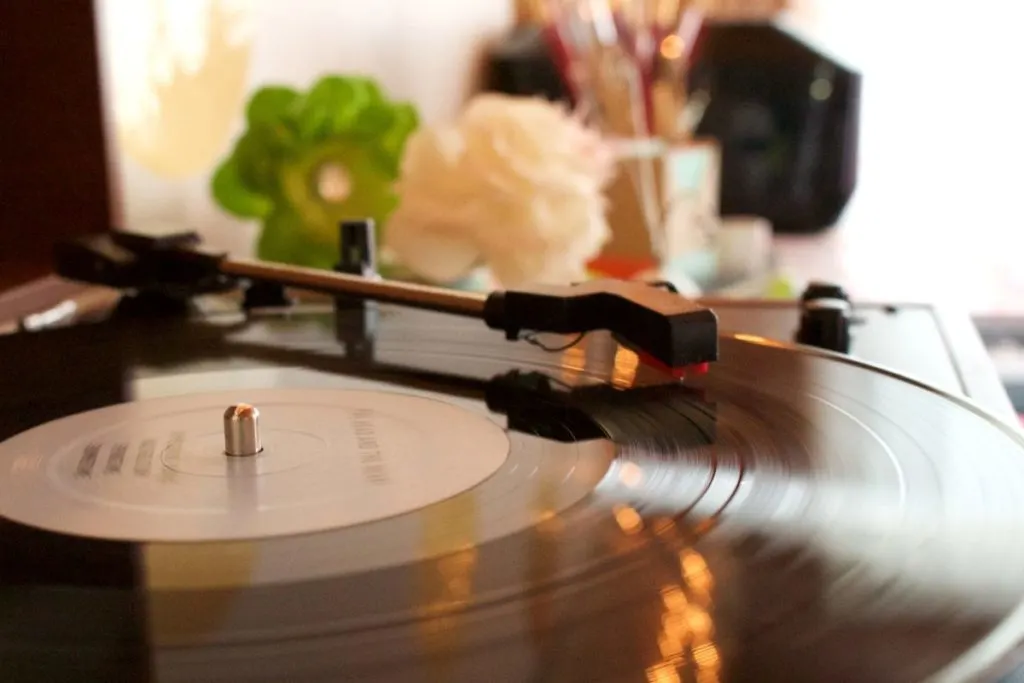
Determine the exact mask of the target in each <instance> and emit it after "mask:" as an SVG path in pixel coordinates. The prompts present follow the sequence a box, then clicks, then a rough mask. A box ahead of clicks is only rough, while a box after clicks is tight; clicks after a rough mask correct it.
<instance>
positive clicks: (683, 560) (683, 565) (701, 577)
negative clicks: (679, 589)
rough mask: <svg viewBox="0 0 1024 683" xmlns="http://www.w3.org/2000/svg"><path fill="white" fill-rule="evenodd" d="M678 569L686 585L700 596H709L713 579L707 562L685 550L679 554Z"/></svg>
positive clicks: (694, 553)
mask: <svg viewBox="0 0 1024 683" xmlns="http://www.w3.org/2000/svg"><path fill="white" fill-rule="evenodd" d="M679 567H680V570H681V571H682V574H683V579H684V580H685V581H686V584H687V585H688V586H689V587H690V588H691V589H692V590H693V591H695V592H697V593H700V594H701V595H706V596H710V594H711V590H712V588H713V587H714V579H713V577H712V576H711V571H710V570H709V569H708V565H707V562H705V561H704V558H703V557H702V556H701V555H700V554H699V553H697V552H694V551H692V550H685V551H683V552H681V553H679Z"/></svg>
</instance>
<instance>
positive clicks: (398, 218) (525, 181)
mask: <svg viewBox="0 0 1024 683" xmlns="http://www.w3.org/2000/svg"><path fill="white" fill-rule="evenodd" d="M614 172H615V162H614V153H613V150H612V148H611V146H610V145H607V144H606V143H605V142H604V141H603V140H602V139H601V137H600V136H599V135H598V134H597V133H596V132H594V131H591V130H588V129H586V128H584V127H583V126H582V125H581V124H580V123H579V122H578V121H577V120H576V119H575V118H573V117H572V116H571V115H570V114H569V113H567V112H566V111H565V110H564V109H563V108H562V107H560V106H558V105H555V104H552V103H550V102H547V101H545V100H540V99H533V98H525V97H510V96H506V95H496V94H484V95H479V96H477V97H475V98H474V99H473V100H472V101H471V102H470V103H469V105H468V106H467V107H466V109H465V111H464V112H463V114H462V116H461V117H460V118H459V120H458V121H456V122H455V124H453V125H450V126H444V127H437V128H425V129H420V130H419V131H417V132H416V133H414V134H413V135H412V137H410V139H409V140H408V142H407V143H406V150H405V156H404V158H403V162H402V174H401V178H400V179H399V183H398V193H399V197H400V202H399V206H398V208H397V209H396V210H395V212H394V213H393V214H392V215H391V217H390V218H389V219H388V224H387V229H386V231H385V242H386V245H387V246H388V247H389V249H390V250H391V251H392V253H394V254H395V255H396V256H397V257H398V259H399V260H400V261H401V262H402V264H403V265H404V266H405V267H406V268H408V269H409V270H410V271H412V272H413V273H415V274H416V275H418V276H420V277H422V278H425V279H427V280H432V281H435V282H451V281H454V280H457V279H458V278H460V277H463V276H465V275H466V274H468V273H469V272H470V271H471V270H472V269H473V268H474V267H476V266H478V265H487V266H489V267H490V269H491V271H492V273H493V275H494V277H495V278H497V280H498V281H499V282H500V283H501V285H503V286H505V287H515V286H520V285H523V284H528V283H536V284H542V283H543V284H565V283H568V282H572V281H579V280H581V279H583V278H584V277H585V274H586V263H587V261H589V260H590V259H591V258H593V257H594V256H596V255H597V253H598V252H599V251H600V250H601V248H602V246H604V244H605V242H606V241H607V239H608V237H609V235H610V231H609V228H608V224H607V222H606V221H605V215H604V211H605V199H604V187H605V185H606V184H607V183H608V181H609V180H610V179H611V178H612V176H613V174H614Z"/></svg>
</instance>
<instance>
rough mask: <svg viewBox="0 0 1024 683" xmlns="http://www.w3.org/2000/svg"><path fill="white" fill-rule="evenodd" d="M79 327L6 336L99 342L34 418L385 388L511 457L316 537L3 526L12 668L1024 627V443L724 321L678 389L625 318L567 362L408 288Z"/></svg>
mask: <svg viewBox="0 0 1024 683" xmlns="http://www.w3.org/2000/svg"><path fill="white" fill-rule="evenodd" d="M60 334H67V337H65V338H58V337H59V335H57V334H56V333H55V334H54V336H51V337H46V338H43V337H40V338H38V339H37V340H35V342H34V348H33V349H32V350H26V347H24V346H22V347H19V349H20V350H19V349H15V348H14V347H12V346H7V348H6V351H7V352H8V354H7V355H6V358H8V359H12V365H11V367H12V368H14V367H15V365H14V364H13V361H17V360H18V358H19V356H18V355H17V354H22V356H20V358H21V360H22V361H23V362H27V361H28V360H29V356H34V357H36V358H40V357H41V356H45V355H46V354H55V353H56V352H57V351H58V350H59V349H67V348H69V347H68V346H67V341H69V340H70V341H74V342H75V343H76V344H77V346H76V348H77V352H78V353H79V354H82V355H80V356H79V358H80V359H81V358H82V357H86V356H88V357H91V358H94V359H95V362H94V372H92V373H90V374H87V375H86V377H85V379H88V380H89V381H88V382H85V381H79V382H77V383H76V389H75V390H74V391H73V392H69V393H68V394H67V395H58V394H57V393H54V394H52V395H50V396H49V399H50V400H49V401H47V402H39V401H34V402H32V403H34V404H36V405H35V406H28V405H27V403H26V407H25V408H24V410H23V411H22V413H21V414H22V415H25V414H29V415H31V420H32V421H33V424H35V423H39V422H43V421H44V420H45V419H49V418H52V417H56V416H55V415H45V414H44V413H43V412H42V411H43V410H45V409H44V408H40V407H39V406H42V405H43V403H47V404H48V405H51V406H62V405H63V406H71V405H74V406H75V409H76V410H82V409H85V408H89V407H98V406H99V405H102V404H107V403H113V402H115V401H116V400H126V399H141V400H144V401H149V400H155V401H160V400H177V399H174V398H173V397H175V396H187V395H193V394H195V395H207V394H209V393H211V392H217V391H221V392H223V391H235V392H238V393H240V394H244V393H245V391H251V392H261V391H275V390H278V389H287V390H296V389H304V388H309V389H315V390H317V391H326V392H332V391H342V392H346V391H352V390H365V389H368V388H370V389H372V390H373V391H377V392H394V393H397V394H402V395H406V396H407V395H409V394H411V393H416V394H417V395H419V396H427V395H429V396H432V397H434V398H436V399H438V400H442V401H451V402H459V404H460V405H464V406H467V410H471V411H475V413H476V414H477V416H478V417H479V418H480V419H486V420H490V421H491V422H493V423H494V424H497V425H499V426H501V427H503V428H505V429H506V433H507V437H508V444H509V446H508V454H507V458H506V459H505V460H504V462H503V464H502V465H501V467H500V468H499V469H498V470H497V471H496V472H495V473H494V474H493V475H491V476H490V477H488V478H486V479H485V480H484V481H482V482H481V483H479V484H476V485H475V486H473V487H471V488H469V489H468V490H466V491H464V492H462V493H460V494H457V495H455V496H452V497H448V498H445V499H444V500H440V501H437V502H434V503H431V504H428V505H425V506H423V507H419V508H417V509H414V510H411V511H406V512H403V513H401V514H397V515H393V516H390V517H387V518H384V519H378V520H376V521H369V522H364V523H359V524H353V525H349V526H344V527H341V528H337V529H330V530H325V531H319V532H316V533H305V534H298V535H291V536H280V537H275V538H269V539H263V540H260V539H253V538H247V539H236V540H232V541H213V542H203V543H184V542H177V543H154V542H138V541H136V542H126V541H100V540H96V539H89V538H73V537H67V536H64V535H60V534H55V533H50V532H44V531H37V530H33V529H30V528H28V527H26V526H25V525H22V524H17V523H14V522H11V521H6V522H0V579H2V582H0V596H2V598H0V661H3V662H4V663H5V670H6V671H7V672H11V674H10V675H11V676H13V680H21V679H34V680H39V679H40V676H45V675H46V674H48V673H49V674H66V673H67V672H69V671H75V672H77V673H78V674H79V675H83V674H84V676H85V677H86V678H88V677H90V676H92V677H96V678H99V677H103V678H106V679H108V680H112V679H115V678H118V677H124V676H125V675H131V676H132V677H134V678H141V679H149V680H155V681H206V680H210V681H213V680H252V681H279V680H310V681H319V680H323V681H327V680H331V681H335V680H360V681H424V682H429V683H433V682H434V681H438V682H442V681H452V682H455V681H459V682H461V681H477V680H494V679H498V680H515V681H623V682H625V681H630V682H631V681H652V682H653V681H657V682H666V683H675V682H676V681H680V682H683V681H701V682H702V683H708V682H710V681H723V682H724V681H744V682H745V681H821V680H828V681H867V680H870V681H918V680H972V677H975V676H976V677H978V678H979V679H981V677H983V676H995V675H996V674H997V673H999V672H1000V671H1001V668H1000V666H1001V663H1002V662H1004V661H1005V655H1006V654H1007V653H1008V652H1010V651H1012V649H1013V643H1014V642H1015V641H1017V640H1019V638H1020V634H1021V632H1022V625H1021V621H1022V619H1021V616H1020V614H1019V612H1018V611H1017V610H1018V605H1019V603H1020V601H1021V597H1022V594H1024V549H1022V544H1021V543H1020V542H1019V539H1020V538H1021V537H1022V535H1024V515H1022V513H1021V506H1022V501H1024V456H1022V446H1021V443H1020V439H1019V437H1018V436H1017V435H1016V433H1015V432H1013V431H1011V430H1010V429H1008V428H1006V427H1003V426H1002V425H1000V424H999V423H997V422H995V421H993V420H991V419H989V418H988V417H987V416H986V415H984V414H983V413H981V412H978V411H976V410H974V409H973V408H971V407H970V406H968V405H967V404H965V403H963V402H961V401H958V400H957V399H954V398H951V397H948V396H945V395H941V394H939V393H937V392H934V391H932V390H930V389H928V388H926V387H922V386H919V385H916V384H914V383H913V382H910V381H907V380H904V379H902V378H900V377H898V376H895V375H892V374H888V373H885V372H881V371H876V370H868V369H866V368H864V367H861V366H859V365H858V364H857V363H855V362H850V361H847V360H844V359H841V358H837V357H833V356H828V355H825V354H818V353H814V352H809V351H800V352H797V351H794V350H792V349H789V348H784V347H780V346H776V345H773V344H771V343H769V342H766V341H764V340H758V339H742V338H724V339H723V340H722V348H721V361H720V362H719V363H717V364H715V365H714V366H713V367H712V369H711V371H710V372H709V374H707V375H706V376H703V377H699V378H692V379H690V380H688V382H687V383H685V384H684V385H679V384H678V383H670V382H667V380H666V378H662V377H658V376H657V375H654V374H651V373H648V372H646V371H645V370H644V369H643V368H642V367H639V366H638V365H637V363H636V357H635V356H634V355H633V354H632V353H630V352H628V351H624V350H622V349H619V348H617V347H616V345H615V344H614V343H612V342H611V341H610V340H608V339H607V338H605V337H602V336H601V335H590V336H589V337H588V338H587V339H586V340H585V342H584V343H583V344H580V345H577V346H573V347H570V348H568V349H566V350H564V351H561V352H558V353H552V352H546V351H543V350H541V349H538V348H536V347H534V346H530V345H528V344H525V343H516V344H510V343H508V342H505V341H504V340H503V339H502V338H501V337H500V335H496V334H491V333H490V332H488V331H486V330H481V329H479V328H478V327H477V326H476V325H474V324H473V323H472V322H471V321H460V320H455V319H451V318H447V317H442V316H434V315H427V314H421V313H409V312H399V311H394V310H391V309H384V310H382V311H380V313H379V315H377V316H374V317H371V318H367V317H366V316H364V315H362V314H360V313H352V314H351V315H346V316H343V317H342V319H341V320H340V322H337V321H335V320H334V319H333V318H332V316H331V315H329V314H317V313H310V314H292V315H268V316H265V317H257V318H254V319H252V320H249V321H242V320H240V319H236V318H233V317H222V318H215V319H210V320H208V321H205V322H202V323H194V324H190V325H184V324H170V323H152V324H148V325H146V326H144V327H142V328H129V327H125V326H116V327H100V328H93V329H91V330H88V331H83V330H78V331H77V333H76V334H72V333H70V332H65V333H60ZM339 339H340V340H341V341H340V342H339ZM543 341H545V342H548V343H551V344H552V345H556V346H557V345H561V341H562V340H559V339H552V340H543ZM4 344H5V345H9V344H10V341H9V340H8V341H5V342H4ZM50 358H51V360H52V362H53V364H54V367H55V369H56V370H57V371H59V370H61V369H65V373H64V374H68V373H71V372H73V370H72V369H70V368H62V363H66V361H61V360H59V357H58V355H52V356H50ZM21 364H22V363H18V365H21ZM104 366H105V370H106V372H104ZM515 370H518V371H519V374H518V375H510V374H509V372H510V371H515ZM530 372H534V373H539V374H533V375H530V374H527V375H525V376H524V373H530ZM112 373H113V374H117V378H116V380H112V379H111V374H112ZM122 377H123V378H126V379H127V381H126V382H125V383H124V384H122V383H121V378H122ZM51 379H53V378H51ZM79 380H83V378H81V377H80V378H79ZM40 384H41V385H48V384H47V383H46V382H41V383H40ZM115 385H116V386H115ZM120 387H124V392H125V393H124V394H122V395H120V397H118V396H117V392H118V391H121V389H120ZM48 391H53V392H56V391H57V390H56V389H51V390H48ZM552 392H554V393H552ZM71 393H74V394H75V396H72V395H71ZM83 393H84V394H87V396H85V397H84V398H83V396H82V394H83ZM89 394H91V398H90V396H89ZM90 400H91V401H92V403H93V405H89V404H88V402H89V401H90ZM32 411H36V412H32ZM26 419H27V418H26ZM19 426H20V427H26V426H31V425H19ZM444 427H445V426H444V425H439V426H438V430H439V432H443V429H444ZM11 443H13V441H8V442H6V443H5V445H4V446H2V447H0V467H4V468H6V469H8V470H9V468H10V467H11V466H12V457H11V452H10V450H9V448H8V447H9V445H10V444H11ZM342 455H344V454H342ZM0 481H9V479H4V480H0ZM0 493H2V492H0ZM993 665H995V668H993Z"/></svg>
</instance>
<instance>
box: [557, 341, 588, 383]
mask: <svg viewBox="0 0 1024 683" xmlns="http://www.w3.org/2000/svg"><path fill="white" fill-rule="evenodd" d="M559 365H560V366H561V367H560V370H561V375H562V381H563V382H565V383H567V384H573V383H574V382H575V380H576V378H577V377H579V376H580V374H581V373H582V372H583V371H584V370H585V369H586V367H587V353H586V350H585V348H584V346H583V345H582V344H575V345H573V346H570V347H569V348H567V349H566V350H564V351H562V358H561V362H560V363H559Z"/></svg>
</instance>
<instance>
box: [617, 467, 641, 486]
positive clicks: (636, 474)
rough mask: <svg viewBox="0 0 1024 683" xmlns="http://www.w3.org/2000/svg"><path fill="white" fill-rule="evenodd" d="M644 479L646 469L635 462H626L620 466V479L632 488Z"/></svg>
mask: <svg viewBox="0 0 1024 683" xmlns="http://www.w3.org/2000/svg"><path fill="white" fill-rule="evenodd" d="M643 480H644V471H643V470H642V469H640V466H639V465H637V464H636V463H634V462H624V463H622V465H620V466H619V481H621V482H622V483H623V484H624V485H626V486H628V487H629V488H631V489H634V488H636V487H637V486H639V485H640V482H642V481H643Z"/></svg>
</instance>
